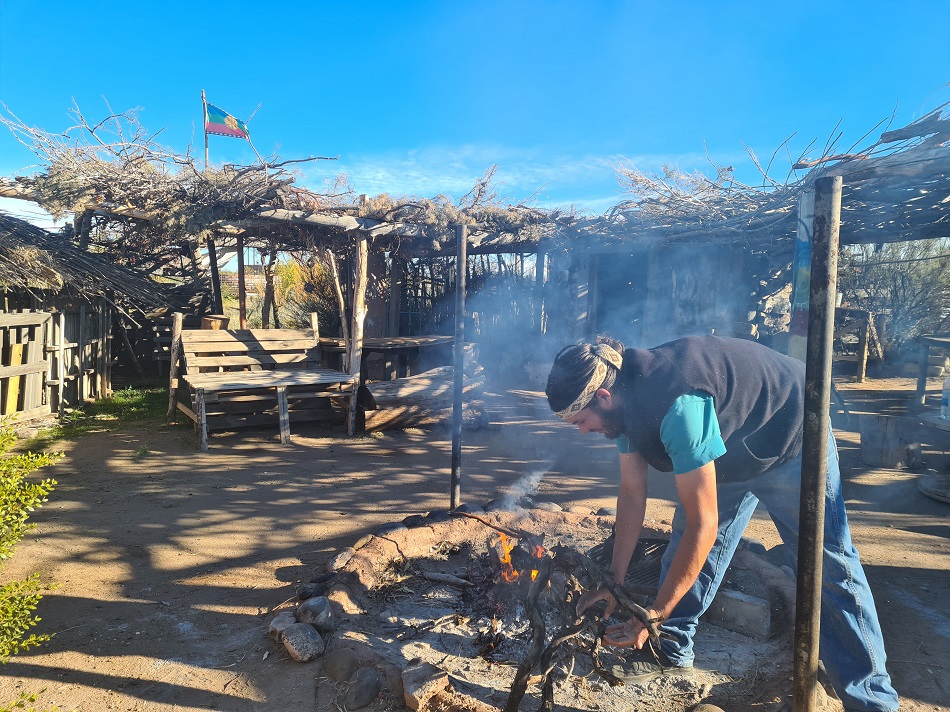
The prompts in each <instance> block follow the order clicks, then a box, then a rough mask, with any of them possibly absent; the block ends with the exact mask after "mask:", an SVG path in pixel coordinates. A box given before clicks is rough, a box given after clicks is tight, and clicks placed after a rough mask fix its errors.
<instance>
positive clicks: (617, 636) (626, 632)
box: [603, 609, 658, 650]
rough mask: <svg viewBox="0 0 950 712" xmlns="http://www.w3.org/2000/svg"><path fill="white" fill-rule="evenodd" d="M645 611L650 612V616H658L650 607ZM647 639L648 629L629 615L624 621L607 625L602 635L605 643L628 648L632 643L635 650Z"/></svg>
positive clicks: (648, 636)
mask: <svg viewBox="0 0 950 712" xmlns="http://www.w3.org/2000/svg"><path fill="white" fill-rule="evenodd" d="M647 613H649V614H650V618H658V616H657V614H656V611H654V610H652V609H651V610H649V611H647ZM649 639H650V631H648V630H647V628H646V626H645V625H643V623H641V622H640V619H639V618H637V617H636V616H631V617H630V620H628V621H627V622H626V623H621V624H619V625H612V626H609V627H608V628H607V630H605V631H604V637H603V641H604V643H605V644H606V645H614V646H616V647H618V648H629V647H630V646H631V645H632V646H634V647H636V648H637V650H639V649H640V648H642V647H643V646H644V645H645V644H646V642H647V640H649Z"/></svg>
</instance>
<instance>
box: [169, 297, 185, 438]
mask: <svg viewBox="0 0 950 712" xmlns="http://www.w3.org/2000/svg"><path fill="white" fill-rule="evenodd" d="M184 321H185V315H184V314H182V313H181V312H175V313H174V314H173V315H172V342H171V345H170V348H169V352H170V354H169V362H168V412H167V413H165V422H166V423H168V424H169V425H171V424H172V423H174V422H175V418H176V415H177V413H178V369H179V367H178V362H179V360H180V359H181V327H182V324H183V323H184Z"/></svg>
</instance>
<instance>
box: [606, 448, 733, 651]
mask: <svg viewBox="0 0 950 712" xmlns="http://www.w3.org/2000/svg"><path fill="white" fill-rule="evenodd" d="M676 489H677V491H678V493H679V497H680V502H681V503H682V505H683V510H684V512H685V514H686V529H685V531H684V532H683V537H682V539H680V543H679V545H678V546H677V548H676V553H675V554H674V555H673V561H672V562H671V563H670V569H669V571H668V572H667V575H666V578H665V579H664V580H663V585H662V586H660V590H659V592H658V593H657V596H656V601H655V602H654V604H653V607H652V608H651V609H649V612H650V615H651V617H653V618H656V619H657V621H658V622H661V621H664V620H666V619H667V618H669V617H670V614H671V613H672V612H673V609H674V608H675V607H676V604H677V603H679V602H680V599H681V598H683V596H684V595H685V594H686V592H687V591H688V590H689V589H690V587H691V586H692V585H693V584H694V583H695V582H696V579H697V578H698V577H699V572H700V571H701V570H702V568H703V564H704V563H705V561H706V558H707V557H708V556H709V551H710V550H711V549H712V546H713V544H714V543H715V542H716V532H717V530H718V528H719V508H718V506H717V496H716V463H715V462H709V463H706V464H705V465H702V466H701V467H699V468H697V469H695V470H692V471H690V472H686V473H683V474H682V475H676ZM617 516H618V520H619V516H620V510H619V509H618V510H617ZM618 533H619V532H618ZM618 540H619V536H618ZM647 638H648V633H647V630H646V628H644V627H643V625H642V624H641V623H640V621H639V620H637V618H635V617H633V618H631V619H630V620H629V621H627V622H626V623H623V624H621V625H616V626H610V627H609V628H607V630H606V632H605V635H604V642H607V643H610V644H612V645H619V646H621V647H625V646H630V645H636V647H638V648H642V647H643V645H644V643H646V641H647Z"/></svg>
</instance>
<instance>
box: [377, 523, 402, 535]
mask: <svg viewBox="0 0 950 712" xmlns="http://www.w3.org/2000/svg"><path fill="white" fill-rule="evenodd" d="M407 529H409V527H407V526H406V525H405V524H403V523H402V522H389V523H388V524H383V525H381V526H378V527H376V528H375V529H374V530H373V535H374V536H386V535H387V534H392V533H394V532H404V531H406V530H407Z"/></svg>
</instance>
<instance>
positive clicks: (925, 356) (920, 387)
mask: <svg viewBox="0 0 950 712" xmlns="http://www.w3.org/2000/svg"><path fill="white" fill-rule="evenodd" d="M918 343H919V344H920V346H918V347H917V348H918V351H917V393H916V395H915V396H914V405H915V406H916V408H917V409H918V410H923V408H924V405H925V404H926V402H927V371H928V370H929V369H930V344H929V343H928V342H927V339H926V337H925V336H921V337H918Z"/></svg>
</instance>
